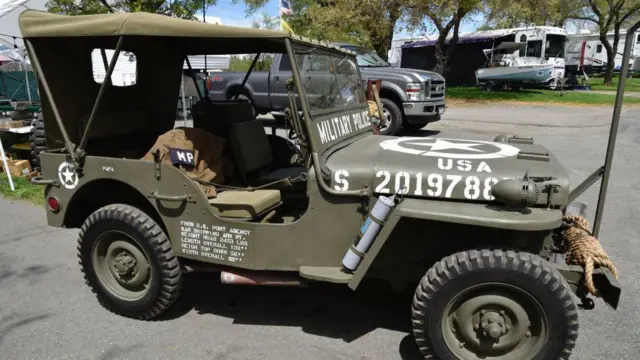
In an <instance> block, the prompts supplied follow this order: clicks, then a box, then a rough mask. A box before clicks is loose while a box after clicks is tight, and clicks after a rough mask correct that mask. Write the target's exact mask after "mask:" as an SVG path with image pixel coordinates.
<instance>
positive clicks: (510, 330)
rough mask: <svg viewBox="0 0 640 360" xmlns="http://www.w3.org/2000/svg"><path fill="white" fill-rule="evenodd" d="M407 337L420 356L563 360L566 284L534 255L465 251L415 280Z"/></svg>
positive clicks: (567, 336) (574, 318)
mask: <svg viewBox="0 0 640 360" xmlns="http://www.w3.org/2000/svg"><path fill="white" fill-rule="evenodd" d="M411 318H412V324H413V334H414V337H415V340H416V342H417V344H418V347H419V349H420V351H421V352H422V354H423V355H424V357H425V359H440V360H454V359H462V360H478V359H484V360H543V359H559V358H560V359H566V358H568V357H569V355H570V354H571V351H572V349H573V347H574V346H575V343H576V339H577V336H578V314H577V308H576V305H575V303H574V301H573V298H572V295H571V292H570V290H569V285H568V284H567V282H566V280H565V279H564V278H563V277H562V275H561V274H560V273H559V272H558V271H557V270H556V269H554V268H553V267H552V266H551V265H550V264H549V263H547V262H545V261H544V260H543V259H542V258H540V257H539V256H537V255H533V254H529V253H524V252H514V251H505V252H503V251H500V250H481V251H475V250H471V251H465V252H460V253H456V254H453V255H451V256H448V257H446V258H444V259H442V260H441V261H440V262H438V263H437V264H435V265H434V266H433V267H432V268H431V269H429V271H428V272H427V274H426V275H425V276H424V277H423V279H422V281H421V282H420V285H418V287H417V289H416V292H415V295H414V298H413V305H412V309H411Z"/></svg>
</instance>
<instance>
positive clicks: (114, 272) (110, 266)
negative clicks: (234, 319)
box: [78, 204, 181, 320]
mask: <svg viewBox="0 0 640 360" xmlns="http://www.w3.org/2000/svg"><path fill="white" fill-rule="evenodd" d="M78 256H79V258H80V266H81V269H82V272H83V274H84V278H85V280H86V282H87V284H88V285H89V286H90V287H91V290H92V291H93V292H94V293H95V294H96V297H97V298H98V301H99V302H100V304H101V305H102V306H103V307H105V308H106V309H107V310H109V311H111V312H113V313H116V314H119V315H122V316H126V317H131V318H137V319H141V320H146V319H150V318H153V317H154V316H156V315H158V314H160V313H162V312H164V311H165V310H166V309H167V308H169V307H170V306H171V304H173V303H174V302H175V300H176V299H177V298H178V294H179V292H180V283H181V270H180V266H179V263H178V259H177V257H176V256H175V254H174V252H173V250H172V248H171V243H170V242H169V239H168V238H167V236H166V234H165V233H164V231H163V230H162V228H161V227H160V226H159V225H158V224H157V223H156V222H155V221H154V220H153V219H152V218H151V217H149V216H148V215H147V214H145V213H144V212H142V211H140V210H138V209H136V208H134V207H132V206H129V205H123V204H115V205H109V206H105V207H103V208H100V209H98V210H97V211H96V212H94V213H93V214H91V215H90V216H89V217H88V218H87V220H86V221H85V222H84V224H83V225H82V227H81V229H80V236H79V239H78Z"/></svg>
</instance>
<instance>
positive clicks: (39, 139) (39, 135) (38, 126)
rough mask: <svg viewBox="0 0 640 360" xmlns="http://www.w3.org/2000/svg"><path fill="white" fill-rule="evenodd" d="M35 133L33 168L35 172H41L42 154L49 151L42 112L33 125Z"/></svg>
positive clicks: (32, 156) (32, 147)
mask: <svg viewBox="0 0 640 360" xmlns="http://www.w3.org/2000/svg"><path fill="white" fill-rule="evenodd" d="M31 124H32V126H33V133H32V134H31V137H30V140H31V167H32V168H33V170H35V171H40V153H41V152H42V151H44V150H46V149H47V139H46V135H45V131H44V118H43V117H42V112H40V113H39V114H38V117H37V118H36V119H35V120H33V122H32V123H31Z"/></svg>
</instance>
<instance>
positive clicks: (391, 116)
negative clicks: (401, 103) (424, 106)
mask: <svg viewBox="0 0 640 360" xmlns="http://www.w3.org/2000/svg"><path fill="white" fill-rule="evenodd" d="M380 101H381V102H382V115H383V116H384V117H385V118H386V121H387V122H388V123H387V124H386V126H385V127H383V126H380V135H397V134H398V133H399V132H400V129H401V128H402V111H401V110H400V107H398V105H397V104H396V103H395V102H393V100H391V99H387V98H381V99H380ZM382 120H385V119H382Z"/></svg>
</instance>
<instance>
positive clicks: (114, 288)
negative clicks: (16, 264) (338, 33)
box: [19, 10, 620, 360]
mask: <svg viewBox="0 0 640 360" xmlns="http://www.w3.org/2000/svg"><path fill="white" fill-rule="evenodd" d="M19 24H20V27H21V31H22V34H23V36H24V39H25V43H26V45H27V48H28V52H29V56H30V59H31V60H32V63H33V64H34V67H35V69H36V70H37V72H38V80H39V87H40V90H41V93H42V94H44V96H43V97H42V98H43V99H42V111H43V121H44V129H46V132H45V134H46V149H44V150H43V151H41V152H40V153H39V158H40V164H41V175H40V176H38V177H35V178H34V179H33V180H32V182H33V183H35V184H41V185H43V186H45V197H46V206H45V211H46V216H47V221H48V224H49V225H50V226H54V227H65V228H78V229H79V240H78V254H79V258H80V267H81V270H82V272H83V273H84V276H85V277H86V280H87V284H88V285H89V286H90V287H91V289H92V290H93V291H94V292H95V294H96V296H97V298H98V300H99V301H100V303H101V304H102V305H103V306H104V307H105V308H107V309H108V310H110V311H112V312H114V313H117V314H120V315H123V316H127V317H132V318H137V319H150V318H153V317H154V316H156V315H158V314H160V313H162V312H163V311H165V310H167V309H168V308H169V307H170V306H171V305H172V304H173V303H174V301H175V300H176V298H177V297H178V294H179V291H180V286H181V280H182V279H183V275H184V274H185V273H186V272H188V271H213V272H218V273H219V274H220V279H221V281H222V283H224V284H246V285H263V286H268V285H303V284H308V283H312V282H329V283H334V284H342V285H346V286H348V287H349V288H350V289H352V290H357V289H358V288H359V286H360V284H361V283H362V281H363V279H365V278H366V279H382V280H384V281H387V282H388V284H390V286H391V287H392V288H393V289H395V290H397V292H398V293H399V294H402V293H403V292H404V291H405V290H406V289H409V291H412V290H411V289H415V291H412V292H413V293H414V297H413V305H412V308H411V309H408V310H410V312H408V314H407V321H411V323H412V324H413V325H412V327H413V334H414V336H415V340H416V342H417V344H418V347H419V349H420V351H421V352H422V353H423V354H424V356H425V358H428V359H431V358H433V357H436V358H440V359H454V358H457V359H478V358H491V359H519V360H524V359H555V358H565V357H568V356H569V355H570V353H571V351H572V349H573V347H574V345H575V343H576V338H577V336H578V308H577V305H576V303H575V302H574V297H573V296H574V294H575V295H577V297H578V298H580V299H582V300H583V302H584V303H590V300H589V298H588V291H587V290H588V288H587V285H585V278H586V277H585V274H584V272H585V270H584V269H583V267H582V266H580V265H581V264H567V262H565V261H564V260H563V258H562V257H563V256H564V254H565V253H567V251H568V248H569V247H568V245H569V244H567V240H566V239H567V237H566V236H565V233H566V231H567V229H568V228H571V224H569V223H567V221H566V219H567V215H568V213H567V208H568V207H570V205H571V204H572V202H573V200H574V199H575V198H576V197H577V196H578V195H579V194H580V193H582V192H583V191H584V189H585V187H587V186H588V185H589V184H586V183H587V182H590V183H591V184H592V183H593V182H595V180H596V178H597V177H598V176H597V175H598V174H601V172H599V173H598V174H596V175H594V176H592V177H590V178H589V179H588V180H587V181H586V182H585V183H584V184H581V185H580V186H578V187H576V188H575V189H573V190H572V191H570V184H569V177H568V174H567V170H566V169H565V168H564V167H563V166H562V165H561V164H560V162H559V160H558V158H557V157H556V156H555V155H554V154H552V153H551V152H550V151H549V150H548V149H546V148H545V147H543V146H541V145H538V144H536V143H535V142H534V141H533V139H530V138H522V137H515V136H511V137H509V136H501V137H498V138H496V139H494V141H477V140H465V139H448V138H414V137H394V136H382V135H374V133H373V130H372V126H371V124H372V120H371V118H370V113H369V110H368V109H369V108H368V103H367V99H366V96H365V87H364V86H363V83H362V78H361V75H360V73H359V70H358V67H357V65H356V60H355V54H354V53H352V52H349V51H347V50H344V49H340V48H335V47H332V46H330V45H328V44H325V43H321V42H318V41H313V40H309V39H304V38H302V37H299V36H296V35H294V34H290V33H285V32H280V31H265V30H258V29H246V28H234V27H228V26H221V25H212V24H205V23H199V22H193V21H188V20H180V19H176V18H171V17H166V16H161V15H154V14H149V13H142V12H137V13H118V14H100V15H84V16H62V15H54V14H50V13H45V12H39V11H33V10H27V11H25V12H23V13H22V14H21V16H20V19H19ZM96 49H97V51H99V52H100V53H101V58H102V60H103V61H104V69H106V75H105V76H104V79H105V80H104V81H102V83H101V84H100V81H98V80H96V79H95V78H94V75H93V74H94V73H93V71H92V66H93V65H92V60H91V56H92V51H94V50H96ZM104 49H113V51H114V52H113V56H111V58H110V59H108V58H107V56H106V51H104ZM125 52H127V53H131V54H134V55H135V59H136V66H137V70H136V71H137V72H136V81H135V83H128V84H127V83H117V84H116V83H115V82H114V81H113V79H112V74H113V71H114V68H115V64H116V59H119V56H120V58H122V57H124V56H125V55H124V54H123V53H125ZM247 53H258V56H259V55H260V53H281V54H286V58H287V59H288V61H289V62H290V63H291V68H292V69H293V74H292V75H293V76H292V77H291V78H288V79H280V80H279V81H281V82H282V85H283V86H286V88H287V89H288V92H287V94H288V99H289V104H290V106H289V108H288V109H287V111H286V113H287V121H288V122H289V123H290V127H291V129H290V130H289V136H288V138H285V137H282V136H272V135H267V132H266V131H265V128H264V127H263V125H262V124H261V123H260V122H259V121H256V119H255V118H254V115H253V112H252V111H251V108H250V105H249V104H248V103H247V102H246V101H244V100H242V99H230V100H228V101H211V100H209V99H208V97H207V96H206V94H200V101H199V102H198V103H197V104H196V105H194V120H193V127H187V128H176V106H177V104H176V99H177V98H178V96H179V93H180V89H181V86H182V84H181V83H182V79H183V73H186V74H187V75H188V76H190V77H191V78H192V79H193V80H194V81H195V76H194V75H193V71H191V70H192V69H191V66H190V63H189V61H188V56H190V55H198V54H247ZM258 56H256V60H257V59H258ZM185 63H186V64H187V70H186V71H185V70H184V69H185V67H184V64H185ZM254 64H255V61H254ZM252 68H253V66H252ZM252 68H250V69H249V71H248V72H247V75H246V76H245V81H246V79H247V78H248V76H249V74H250V73H251V71H252ZM160 143H162V144H160ZM180 144H182V145H180ZM576 208H579V207H576ZM574 215H579V214H578V213H575V214H574ZM558 258H559V260H558ZM592 273H593V274H592V277H589V279H593V281H594V283H595V284H596V286H597V288H598V291H599V294H600V296H602V298H603V299H604V301H605V302H607V303H608V304H609V305H611V306H613V307H614V308H615V307H617V304H618V300H619V297H620V289H619V285H618V282H617V281H616V277H615V276H613V275H612V272H611V271H610V270H609V269H608V268H607V267H604V266H596V267H595V269H593V271H592ZM589 276H591V274H589ZM336 286H338V285H336Z"/></svg>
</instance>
